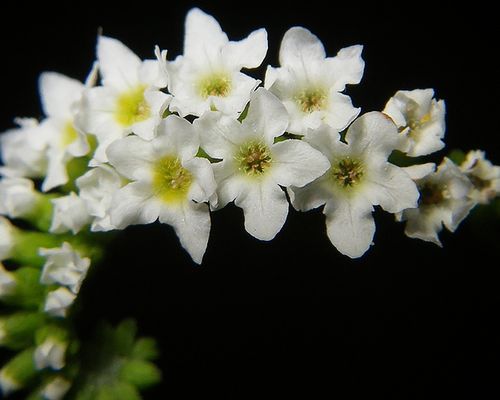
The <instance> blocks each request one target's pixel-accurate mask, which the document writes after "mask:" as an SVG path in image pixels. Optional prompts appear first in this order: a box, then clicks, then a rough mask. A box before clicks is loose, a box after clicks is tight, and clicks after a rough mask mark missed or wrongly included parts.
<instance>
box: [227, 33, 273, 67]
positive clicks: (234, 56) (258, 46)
mask: <svg viewBox="0 0 500 400" xmlns="http://www.w3.org/2000/svg"><path fill="white" fill-rule="evenodd" d="M266 53H267V32H266V30H265V29H263V28H261V29H259V30H256V31H253V32H252V33H251V34H250V35H248V37H247V38H245V39H243V40H240V41H239V42H229V43H228V44H227V45H226V46H225V47H224V48H223V49H222V57H223V59H224V62H225V63H226V65H228V66H230V67H235V68H238V69H241V68H257V67H258V66H259V65H260V64H261V63H262V60H264V57H265V56H266Z"/></svg>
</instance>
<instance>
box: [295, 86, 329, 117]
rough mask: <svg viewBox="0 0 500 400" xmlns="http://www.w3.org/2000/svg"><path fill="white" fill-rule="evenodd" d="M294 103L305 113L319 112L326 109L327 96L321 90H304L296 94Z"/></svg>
mask: <svg viewBox="0 0 500 400" xmlns="http://www.w3.org/2000/svg"><path fill="white" fill-rule="evenodd" d="M294 99H295V101H296V102H297V104H298V105H299V107H300V109H301V110H302V111H303V112H305V113H308V114H310V113H312V112H313V111H320V110H323V109H324V108H325V107H326V104H327V99H328V96H327V94H326V92H325V90H323V89H305V90H301V91H300V92H298V93H296V94H295V96H294Z"/></svg>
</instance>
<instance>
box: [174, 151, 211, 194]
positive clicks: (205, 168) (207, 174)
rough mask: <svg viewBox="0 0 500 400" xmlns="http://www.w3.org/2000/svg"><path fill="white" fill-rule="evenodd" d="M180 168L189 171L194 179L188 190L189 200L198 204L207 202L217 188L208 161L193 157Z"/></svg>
mask: <svg viewBox="0 0 500 400" xmlns="http://www.w3.org/2000/svg"><path fill="white" fill-rule="evenodd" d="M182 166H183V167H184V168H186V169H187V170H189V172H191V173H192V174H193V176H194V178H195V181H194V182H193V183H192V185H191V188H190V189H189V194H188V197H189V199H192V200H194V201H196V202H198V203H202V202H205V201H208V200H209V199H210V198H211V197H212V196H213V195H214V193H215V189H216V188H217V185H216V183H215V178H214V173H213V170H212V167H211V165H210V161H208V160H207V159H205V158H199V157H195V158H193V159H191V160H188V161H185V162H184V163H183V165H182Z"/></svg>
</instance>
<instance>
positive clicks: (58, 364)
mask: <svg viewBox="0 0 500 400" xmlns="http://www.w3.org/2000/svg"><path fill="white" fill-rule="evenodd" d="M67 347H68V344H67V343H63V342H61V341H58V340H56V339H53V338H50V337H49V338H47V339H46V340H45V341H44V342H43V343H42V344H41V345H39V346H37V347H36V349H35V352H34V354H33V362H34V363H35V367H36V369H44V368H52V369H54V370H60V369H61V368H64V366H65V364H66V363H65V361H64V355H65V353H66V348H67Z"/></svg>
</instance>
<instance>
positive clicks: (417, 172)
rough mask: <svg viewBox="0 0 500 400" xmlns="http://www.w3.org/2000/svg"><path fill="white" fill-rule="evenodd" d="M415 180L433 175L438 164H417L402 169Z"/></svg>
mask: <svg viewBox="0 0 500 400" xmlns="http://www.w3.org/2000/svg"><path fill="white" fill-rule="evenodd" d="M402 169H403V170H404V171H405V172H406V173H407V174H408V175H409V176H410V178H411V179H413V180H417V179H423V178H425V177H426V176H427V175H430V174H432V173H433V172H434V171H435V170H436V164H434V163H426V164H416V165H411V166H409V167H404V168H402Z"/></svg>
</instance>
